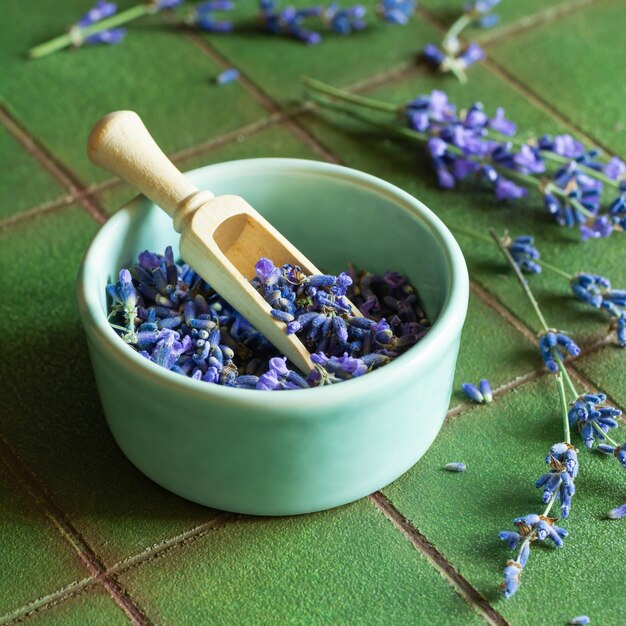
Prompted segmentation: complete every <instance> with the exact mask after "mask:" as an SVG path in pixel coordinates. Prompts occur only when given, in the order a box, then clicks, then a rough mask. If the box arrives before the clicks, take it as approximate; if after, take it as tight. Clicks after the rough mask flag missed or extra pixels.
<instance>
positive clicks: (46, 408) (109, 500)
mask: <svg viewBox="0 0 626 626" xmlns="http://www.w3.org/2000/svg"><path fill="white" fill-rule="evenodd" d="M119 4H120V5H121V6H126V5H129V4H131V2H129V1H128V0H124V1H122V2H120V3H119ZM239 4H240V8H238V11H239V12H240V13H241V15H246V14H250V12H251V11H253V10H254V9H252V8H251V7H252V5H253V4H254V3H252V2H251V0H245V1H243V0H242V1H241V2H240V3H239ZM296 4H297V3H296ZM364 4H367V5H368V6H369V5H373V4H374V0H367V2H365V3H364ZM462 4H463V1H462V0H448V1H443V0H424V1H423V2H422V3H421V8H420V9H419V12H418V15H417V16H416V18H415V19H414V20H413V21H412V22H411V23H410V25H409V26H407V27H405V28H398V27H391V26H388V25H385V24H378V25H377V26H376V27H375V28H371V29H370V30H368V31H365V32H363V33H361V34H359V35H355V36H352V37H350V38H342V37H338V36H336V37H332V36H329V37H327V39H326V41H325V42H324V43H323V44H322V45H320V46H317V47H314V48H307V47H304V46H301V45H298V44H296V43H294V42H292V41H286V40H280V39H276V38H271V37H269V36H263V35H255V34H253V33H252V31H251V30H243V31H242V32H241V33H240V34H236V33H235V34H232V35H230V36H227V37H226V36H224V37H220V36H206V35H196V34H190V33H182V32H177V31H175V30H173V29H171V28H167V27H164V26H163V25H162V24H161V23H160V22H158V21H156V20H150V19H148V20H145V21H143V22H142V23H141V24H137V25H135V26H133V27H132V30H131V33H130V34H129V36H128V38H127V39H126V41H124V42H123V43H122V44H121V45H119V46H117V47H116V48H114V49H108V48H90V49H85V50H81V51H77V52H71V51H70V52H62V53H58V54H56V55H53V56H51V57H48V58H46V59H42V60H39V61H36V62H35V61H31V62H29V61H26V60H25V59H24V52H25V51H26V50H27V49H28V48H29V47H30V46H32V45H34V44H36V43H39V42H40V41H42V40H45V39H47V38H49V37H51V36H52V35H54V34H56V33H58V32H60V31H62V30H63V29H64V28H65V27H66V26H67V24H69V23H71V22H72V21H73V20H74V19H75V18H76V16H77V15H79V14H81V13H82V12H84V10H85V8H86V5H89V2H86V0H64V1H61V0H54V1H52V0H50V1H48V2H46V3H45V6H44V4H42V3H35V2H33V1H32V0H30V1H25V0H4V2H3V3H2V9H1V12H2V15H1V16H0V20H1V22H0V37H1V41H0V267H1V268H2V272H1V273H2V283H1V284H2V286H3V289H2V299H3V300H2V302H3V304H2V318H1V319H2V335H1V336H2V343H1V345H2V350H1V354H2V359H1V363H0V380H1V382H0V389H1V391H2V401H1V403H0V459H1V460H2V463H0V482H1V485H0V498H1V500H0V577H1V580H2V585H1V591H0V616H1V617H0V623H2V624H7V623H15V622H17V621H34V622H39V623H50V624H67V623H69V624H117V623H127V622H128V621H129V620H132V621H135V622H137V623H141V624H149V623H167V624H173V623H186V624H187V623H198V624H207V623H223V624H238V623H255V624H256V623H259V624H260V623H267V624H273V623H294V624H295V623H297V624H304V623H306V624H309V623H311V624H317V623H319V624H339V623H359V624H405V623H406V624H450V625H458V624H475V623H476V624H478V623H483V622H487V623H489V624H506V623H511V624H520V625H521V624H563V623H565V622H566V621H567V619H568V618H570V617H572V616H574V615H577V614H580V613H587V614H589V615H591V616H592V618H593V622H594V623H597V624H620V623H623V599H624V596H625V588H624V583H623V580H624V578H623V572H622V570H621V569H620V567H621V566H622V565H623V552H622V556H620V546H621V548H622V550H623V546H624V534H623V528H624V527H623V524H620V523H619V522H607V521H606V520H604V519H603V515H604V513H606V511H608V510H609V509H611V508H612V507H614V506H615V505H617V504H619V503H620V501H621V500H623V496H624V486H623V485H624V483H623V476H622V474H623V472H622V473H620V470H619V468H618V467H617V464H616V463H611V462H607V459H602V458H599V457H597V456H595V455H592V454H584V455H583V468H582V472H581V476H580V478H579V480H578V482H577V486H578V494H579V495H578V496H577V498H576V502H575V506H574V509H573V512H572V515H571V517H570V519H569V520H568V521H567V523H566V526H567V528H568V530H569V531H570V533H571V537H570V539H569V540H568V542H567V545H566V548H564V549H563V550H560V551H555V550H550V549H536V550H533V554H532V560H531V562H530V564H529V566H528V570H527V572H526V573H525V575H524V581H523V588H522V590H521V591H520V593H519V594H518V595H517V596H515V597H514V598H513V599H511V600H510V601H508V602H504V601H503V600H501V599H500V598H499V596H498V592H497V586H498V584H499V579H500V572H501V569H502V567H503V564H504V562H505V561H506V559H507V558H508V557H509V553H508V552H507V550H506V549H505V548H504V546H503V545H502V544H501V542H500V541H498V539H497V532H498V530H500V529H501V528H506V527H508V526H510V521H511V519H512V518H513V517H515V516H516V515H519V514H523V513H525V512H526V511H527V510H535V509H536V507H537V494H536V492H535V490H534V488H533V486H532V480H533V478H534V477H535V476H536V475H538V474H539V473H540V472H541V471H542V462H541V460H542V458H543V456H544V454H545V451H546V448H547V446H549V445H551V444H552V443H553V442H554V441H555V440H558V439H559V437H560V435H559V428H560V421H559V417H558V408H557V404H556V396H555V393H554V388H553V384H554V382H553V380H552V379H551V378H550V376H547V375H545V372H543V371H542V370H541V369H540V367H539V365H540V364H539V363H538V359H537V356H536V354H535V350H534V348H533V337H534V332H535V331H536V330H537V328H536V323H535V320H534V319H533V317H532V313H531V311H530V309H529V307H528V305H527V304H526V303H525V302H524V300H523V299H522V298H521V297H520V294H519V290H518V286H517V285H516V284H515V283H514V280H513V279H512V278H511V277H510V275H508V274H507V273H506V269H505V267H504V265H503V264H502V262H501V260H500V258H499V257H498V253H497V251H496V250H492V249H489V248H488V247H486V246H485V245H477V244H476V243H475V242H474V241H471V240H468V239H466V238H464V237H461V238H460V243H461V245H462V247H463V249H464V252H465V254H466V257H467V260H468V264H469V266H470V272H471V277H472V285H473V287H472V295H471V302H470V312H469V317H468V321H467V324H466V327H465V331H464V336H463V344H462V347H461V354H460V358H459V365H458V372H457V377H456V385H455V388H456V391H455V392H454V395H453V398H452V403H451V410H450V414H449V416H448V419H447V421H446V423H445V425H444V427H443V430H442V433H441V435H440V437H439V438H438V439H437V441H436V443H435V444H434V446H433V447H432V449H431V450H430V451H429V452H428V453H427V454H426V456H425V457H424V458H423V459H422V460H421V461H420V462H419V463H418V464H417V465H416V466H415V467H414V468H413V469H412V470H411V471H409V472H408V473H407V474H406V475H405V476H403V477H402V478H400V479H399V480H398V481H396V483H394V484H392V485H390V486H389V487H387V488H386V489H385V490H384V492H383V493H377V494H374V495H372V496H370V497H369V498H366V499H364V500H361V501H359V502H356V503H354V504H352V505H348V506H345V507H342V508H340V509H336V510H332V511H327V512H324V513H318V514H314V515H307V516H304V517H293V518H284V519H265V518H251V517H245V516H239V515H231V514H227V513H223V512H220V511H213V510H209V509H206V508H202V507H200V506H196V505H194V504H191V503H188V502H186V501H184V500H182V499H180V498H177V497H176V496H173V495H171V494H169V493H167V492H165V491H164V490H162V489H161V488H159V487H157V486H156V485H155V484H153V483H152V482H150V481H149V480H148V479H146V478H144V477H143V476H142V475H141V474H140V473H139V472H138V471H137V470H136V469H134V467H132V466H131V464H130V463H129V462H128V461H127V460H126V459H125V458H124V456H123V455H122V453H121V452H120V451H119V449H118V448H117V446H116V444H115V443H114V441H113V439H112V437H111V435H110V434H109V432H108V430H107V427H106V425H105V422H104V418H103V415H102V412H101V409H100V405H99V401H98V396H97V393H96V389H95V385H94V381H93V377H92V373H91V368H90V364H89V361H88V357H87V354H86V348H85V343H84V339H83V334H82V331H81V328H80V326H79V322H78V317H77V311H76V306H75V302H74V278H75V275H76V271H77V268H78V264H79V261H80V258H81V255H82V253H83V251H84V249H85V247H86V246H87V244H88V242H89V240H90V238H91V237H92V236H93V234H94V233H95V232H96V230H97V229H98V226H99V224H101V223H102V222H103V221H104V220H105V219H106V218H107V216H108V215H110V214H111V213H112V212H114V211H115V210H116V209H117V208H118V207H119V206H120V205H121V204H122V203H123V202H124V201H125V200H126V199H128V198H130V197H131V196H132V195H133V192H132V190H130V189H128V188H127V187H126V186H124V185H122V184H120V183H117V182H116V181H113V180H110V179H108V178H107V176H106V174H104V173H103V172H102V171H99V170H97V169H96V168H94V167H93V166H92V165H90V164H89V163H88V161H87V160H86V158H85V140H86V137H87V133H88V131H89V128H90V126H91V124H92V123H93V122H94V121H95V120H96V119H98V118H99V117H101V116H102V115H103V114H105V113H107V112H109V111H110V110H114V109H122V108H129V109H134V110H136V111H138V112H139V114H140V115H141V116H142V117H143V118H144V119H145V120H146V123H147V125H148V126H149V128H150V129H151V130H152V132H153V134H154V135H155V137H156V139H157V141H158V142H159V143H160V144H161V145H162V146H163V147H164V148H165V149H166V151H167V152H168V153H169V154H170V155H171V156H172V158H174V160H175V161H176V162H177V163H178V164H179V165H180V167H181V168H183V169H191V168H194V167H198V166H201V165H204V164H208V163H213V162H218V161H224V160H231V159H236V158H242V157H251V156H296V157H302V158H315V159H327V160H330V161H334V162H339V163H345V164H347V165H350V166H353V167H356V168H359V169H362V170H365V171H367V172H371V173H373V174H375V175H378V176H381V177H383V178H386V179H388V180H390V181H392V182H393V183H395V184H397V185H399V186H401V187H402V188H404V189H406V190H407V191H409V192H411V193H413V194H415V195H416V196H417V197H419V198H420V199H422V200H423V201H425V202H426V203H427V204H428V205H429V206H431V207H432V208H433V209H434V210H435V211H436V212H437V213H438V214H439V215H440V216H441V217H442V218H443V219H444V220H445V221H447V222H449V223H456V224H459V225H469V226H471V227H472V228H474V229H486V228H487V227H488V226H493V227H495V228H499V229H503V228H505V227H508V228H510V229H511V230H512V231H513V232H514V233H517V234H520V233H525V232H528V231H531V232H532V233H533V234H534V235H535V236H536V237H537V239H538V243H539V247H540V248H541V249H542V251H543V253H544V257H545V258H546V260H549V261H552V262H554V263H556V264H558V265H560V266H562V267H566V268H569V269H571V270H579V269H591V270H595V271H597V272H599V273H602V274H605V275H608V276H610V278H611V279H612V280H613V283H614V284H616V285H621V286H623V285H624V284H626V264H625V262H624V261H625V255H624V253H623V245H624V244H623V240H622V238H621V237H620V236H619V235H615V236H613V237H611V238H610V239H609V240H607V241H602V242H596V241H592V242H588V243H586V244H584V245H582V244H579V243H577V241H576V239H577V237H576V235H575V234H573V233H571V232H568V231H563V230H561V229H559V228H557V227H556V226H555V225H554V224H552V222H551V221H550V220H549V219H548V217H547V216H546V215H544V211H543V209H542V207H541V206H539V203H538V202H537V199H535V198H532V199H529V200H528V201H527V202H524V203H523V204H516V205H511V206H502V205H498V204H496V203H495V202H494V201H492V199H491V198H490V197H488V196H487V195H484V194H481V193H478V192H467V193H466V192H465V191H459V192H451V193H444V192H441V191H440V190H438V189H437V188H436V186H435V184H434V180H433V178H434V177H433V175H432V172H431V169H430V167H429V165H428V162H427V160H426V158H425V157H424V156H423V155H422V154H420V153H419V151H417V153H416V151H415V150H412V149H410V148H405V147H397V146H393V145H392V144H391V143H390V142H388V141H381V140H380V138H378V137H373V136H372V135H371V133H369V132H366V131H364V130H363V128H360V127H358V126H356V125H354V124H351V123H349V122H346V121H345V120H343V119H337V118H336V117H331V116H328V115H324V114H311V113H306V114H305V113H302V111H301V110H299V109H298V103H299V102H300V101H301V97H302V89H301V87H300V84H299V82H298V80H299V76H300V75H301V74H308V75H311V76H314V77H317V78H320V79H323V80H327V81H329V82H332V83H333V84H336V85H338V86H344V87H351V88H354V89H356V90H358V91H359V92H362V93H368V94H372V95H376V96H380V97H384V98H387V99H389V100H392V101H397V102H403V101H405V100H406V99H408V98H409V97H412V96H415V95H417V94H419V93H424V92H427V91H429V90H431V89H432V88H443V89H445V90H447V91H448V93H449V94H450V97H451V98H452V99H453V100H454V101H456V102H458V103H459V104H462V105H467V104H469V103H471V102H472V101H474V100H477V99H480V100H482V101H483V103H484V104H485V106H486V108H487V109H488V110H489V111H493V110H494V109H495V107H496V106H500V105H502V106H505V107H506V110H507V112H508V113H509V116H510V117H512V118H513V119H515V120H517V121H518V122H520V126H521V129H522V132H523V133H526V132H527V133H528V134H536V133H540V132H544V131H552V132H554V131H555V130H565V131H567V132H571V133H574V134H576V135H577V136H579V137H580V138H582V139H583V140H586V141H587V142H588V143H590V144H595V145H600V146H602V147H603V148H605V149H606V150H607V151H608V152H610V153H616V154H619V155H621V156H622V158H623V157H625V156H626V107H625V106H624V91H623V84H624V78H625V72H626V69H625V66H624V63H623V60H624V58H626V38H624V36H623V22H624V18H625V17H626V3H625V2H624V1H623V0H613V1H611V0H596V1H593V0H565V1H559V0H550V1H541V0H531V1H526V2H518V1H517V0H504V1H503V2H502V5H501V9H500V11H499V12H500V14H501V15H502V17H503V20H502V22H501V24H500V26H498V27H497V28H496V29H494V30H491V31H483V32H479V31H476V32H474V33H472V35H475V36H476V37H478V38H479V39H480V40H481V43H482V44H483V45H484V46H485V48H486V49H487V51H488V54H489V59H488V60H487V61H485V62H484V63H482V64H481V65H480V66H478V67H475V68H473V69H472V72H471V79H470V82H469V84H468V85H467V86H461V85H459V84H457V83H456V82H454V80H453V79H448V78H444V77H441V76H433V75H432V74H431V73H430V72H429V71H427V70H426V69H425V68H423V67H422V66H420V65H417V64H416V63H415V55H416V51H417V49H418V48H419V47H420V46H421V45H423V44H424V43H425V42H427V41H428V40H436V39H437V38H439V37H440V36H441V32H442V29H443V28H445V25H446V24H447V23H449V22H450V20H451V19H453V16H454V13H455V10H457V9H458V7H459V6H460V5H462ZM231 66H234V67H237V68H238V69H240V70H241V72H242V77H241V79H240V81H238V82H237V83H234V84H230V85H227V86H225V87H223V88H217V87H215V86H213V85H211V83H210V79H211V77H212V76H214V75H215V74H216V73H218V72H219V71H220V68H223V67H231ZM534 284H535V285H536V292H537V295H538V296H539V298H540V299H541V300H542V302H545V310H546V314H547V316H548V318H550V319H554V320H558V323H559V324H560V325H561V326H562V327H563V328H567V329H568V330H570V331H572V332H573V333H574V336H575V337H576V339H578V340H579V341H580V342H582V344H583V345H584V347H585V349H584V356H583V357H582V358H580V359H578V360H576V361H575V362H573V363H572V368H573V371H574V373H575V375H576V377H577V378H578V379H579V382H580V383H581V385H583V384H584V385H586V386H587V387H594V388H598V389H602V390H603V391H605V392H606V393H607V394H609V396H610V397H611V398H612V400H613V401H614V402H615V403H616V404H617V405H618V406H624V405H626V390H625V388H624V385H623V374H622V372H623V371H624V370H623V362H624V361H623V359H624V358H625V357H624V354H623V353H621V352H620V351H619V349H617V348H615V347H614V346H613V345H612V342H611V341H610V340H609V339H608V338H607V325H606V323H605V320H604V318H602V317H601V316H599V315H596V314H594V312H593V311H591V312H589V311H587V310H586V309H584V307H582V306H577V305H576V304H572V302H571V299H570V298H569V296H568V295H567V287H566V285H564V284H562V283H561V282H560V281H559V280H558V279H554V278H552V277H551V276H548V275H546V276H541V277H539V278H537V279H536V280H535V283H534ZM483 376H486V377H488V378H490V379H491V380H492V383H493V384H494V386H495V387H496V388H497V391H496V396H497V399H496V401H495V402H494V404H493V405H491V406H480V407H470V406H468V405H467V404H466V403H465V402H464V401H463V398H462V397H461V395H460V394H459V393H458V387H459V384H460V382H461V381H464V380H477V379H478V378H480V377H483ZM381 419H384V416H381ZM451 460H463V461H464V462H465V463H466V464H467V466H468V471H467V472H466V473H465V474H460V475H456V474H455V475H452V474H446V473H443V472H442V471H441V466H442V465H443V464H445V463H447V462H449V461H451Z"/></svg>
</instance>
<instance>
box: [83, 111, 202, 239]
mask: <svg viewBox="0 0 626 626" xmlns="http://www.w3.org/2000/svg"><path fill="white" fill-rule="evenodd" d="M87 153H88V155H89V159H90V160H91V162H92V163H94V164H95V165H98V166H99V167H101V168H103V169H105V170H107V171H108V172H110V173H111V174H115V175H116V176H119V177H120V178H121V179H122V180H125V181H126V182H128V183H130V184H131V185H133V186H134V187H136V188H137V189H139V191H141V192H142V193H143V194H144V195H145V196H147V197H148V198H150V200H152V201H153V202H154V203H155V204H157V205H159V206H160V207H161V208H162V209H163V210H164V211H165V212H166V213H167V214H168V215H170V217H172V218H173V220H174V228H175V229H176V230H177V231H178V232H182V230H183V228H184V226H185V222H186V221H187V219H188V218H189V217H190V216H191V214H193V213H195V211H196V210H197V209H198V208H199V207H200V206H201V205H202V204H204V203H205V202H206V201H207V200H210V199H211V198H213V197H214V196H213V194H212V193H211V192H210V191H199V190H198V188H197V187H196V186H195V185H194V184H193V183H192V182H191V181H190V180H189V179H188V178H186V177H185V176H184V175H183V174H181V172H180V171H179V170H178V168H177V167H176V166H175V165H174V164H173V163H172V162H171V161H170V160H169V159H168V158H167V156H166V155H165V154H164V153H163V151H162V150H161V148H159V146H158V145H157V144H156V142H155V141H154V139H153V138H152V135H150V133H149V132H148V129H147V128H146V127H145V126H144V123H143V122H142V121H141V118H140V117H139V115H137V113H135V112H134V111H115V112H113V113H109V114H108V115H105V116H104V117H103V118H102V119H101V120H100V121H98V122H96V124H95V125H94V127H93V129H92V130H91V133H90V135H89V140H88V142H87Z"/></svg>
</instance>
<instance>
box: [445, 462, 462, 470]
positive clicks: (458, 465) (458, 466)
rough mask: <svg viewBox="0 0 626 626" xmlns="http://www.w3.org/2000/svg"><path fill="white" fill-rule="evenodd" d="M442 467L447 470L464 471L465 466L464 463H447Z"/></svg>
mask: <svg viewBox="0 0 626 626" xmlns="http://www.w3.org/2000/svg"><path fill="white" fill-rule="evenodd" d="M443 469H445V470H447V471H448V472H464V471H465V470H466V469H467V468H466V466H465V463H447V464H446V465H444V467H443Z"/></svg>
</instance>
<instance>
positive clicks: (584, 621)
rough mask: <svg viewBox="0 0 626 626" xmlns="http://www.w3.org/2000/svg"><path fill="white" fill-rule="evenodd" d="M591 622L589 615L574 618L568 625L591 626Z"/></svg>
mask: <svg viewBox="0 0 626 626" xmlns="http://www.w3.org/2000/svg"><path fill="white" fill-rule="evenodd" d="M590 622H591V620H590V619H589V617H588V616H587V615H579V616H578V617H572V619H570V620H569V622H567V623H568V624H589V623H590Z"/></svg>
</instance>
